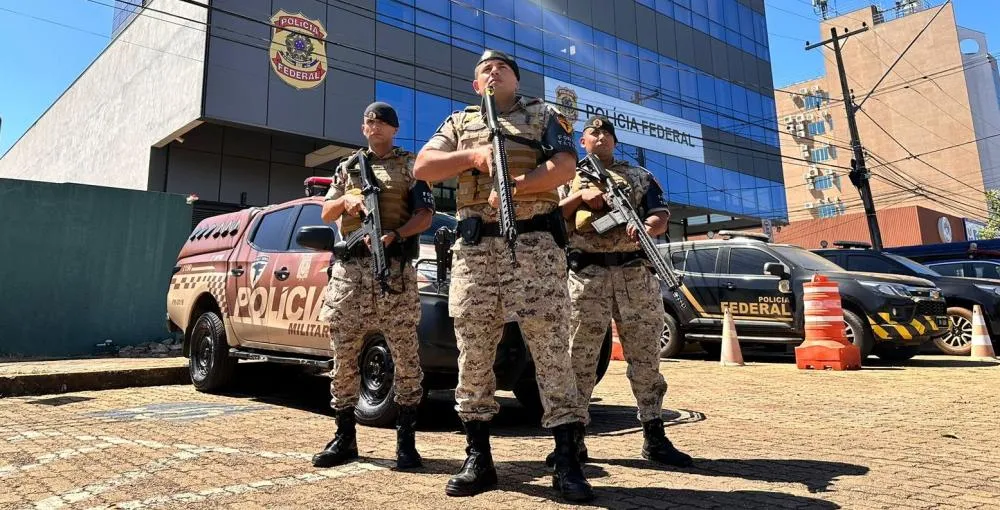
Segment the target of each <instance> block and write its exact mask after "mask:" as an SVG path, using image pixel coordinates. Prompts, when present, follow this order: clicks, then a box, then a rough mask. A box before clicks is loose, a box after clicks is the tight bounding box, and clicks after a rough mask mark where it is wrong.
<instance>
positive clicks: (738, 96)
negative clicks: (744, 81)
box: [731, 84, 750, 121]
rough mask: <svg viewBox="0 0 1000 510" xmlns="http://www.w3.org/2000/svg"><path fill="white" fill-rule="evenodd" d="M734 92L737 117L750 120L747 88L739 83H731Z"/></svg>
mask: <svg viewBox="0 0 1000 510" xmlns="http://www.w3.org/2000/svg"><path fill="white" fill-rule="evenodd" d="M731 88H732V92H733V111H734V112H736V118H738V119H740V120H743V121H746V120H750V116H749V115H748V114H747V110H748V108H747V90H746V89H745V88H743V87H741V86H739V85H736V84H731Z"/></svg>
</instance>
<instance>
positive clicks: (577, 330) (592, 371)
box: [561, 161, 667, 422]
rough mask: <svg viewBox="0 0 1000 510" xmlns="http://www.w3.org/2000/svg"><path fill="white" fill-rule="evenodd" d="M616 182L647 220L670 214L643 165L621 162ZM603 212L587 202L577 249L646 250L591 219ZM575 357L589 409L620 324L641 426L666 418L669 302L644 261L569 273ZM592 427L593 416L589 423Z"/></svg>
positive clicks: (578, 184) (574, 243)
mask: <svg viewBox="0 0 1000 510" xmlns="http://www.w3.org/2000/svg"><path fill="white" fill-rule="evenodd" d="M607 170H608V172H609V173H611V175H612V177H613V178H614V179H615V180H616V181H619V182H622V181H624V182H625V183H626V184H627V185H628V186H629V191H630V193H629V194H630V199H631V201H632V203H633V204H634V205H638V206H639V207H638V208H637V212H638V213H639V216H640V217H642V218H646V217H648V216H650V215H651V214H653V213H655V212H658V211H666V210H667V208H666V205H665V204H664V203H663V192H662V190H661V188H660V186H659V184H657V183H656V181H655V180H654V179H653V177H652V176H651V175H650V174H649V172H648V171H646V170H645V169H644V168H641V167H633V166H629V164H628V163H627V162H624V161H617V162H615V163H614V164H612V165H611V166H610V167H609V168H608V169H607ZM591 186H592V184H591V183H590V182H587V181H586V180H585V179H581V178H580V176H579V175H577V177H576V178H575V179H574V180H573V181H572V182H571V183H570V184H569V185H567V186H564V187H563V188H562V189H561V193H562V195H563V196H564V197H565V196H568V195H569V194H570V193H573V192H575V191H577V190H579V189H587V188H589V187H591ZM594 213H598V214H597V216H599V215H600V214H599V211H590V210H589V208H588V207H587V205H586V204H583V205H582V206H581V207H580V208H579V209H578V210H577V213H576V215H575V217H574V219H573V220H571V221H570V222H569V230H570V236H569V248H570V250H571V251H573V250H580V251H582V252H586V253H621V252H635V251H637V250H639V249H640V248H639V246H638V244H637V243H636V242H635V241H632V240H631V239H629V237H628V234H627V233H626V228H625V226H624V225H622V226H619V227H616V228H615V229H613V230H611V231H609V232H606V233H605V234H604V235H598V234H597V232H595V231H594V229H593V227H592V226H591V221H592V220H593V219H594V216H595V214H594ZM569 290H570V298H571V300H572V304H573V311H572V315H571V318H570V330H571V333H572V340H571V353H572V357H573V368H574V370H575V371H576V385H577V390H578V391H579V395H580V401H581V403H582V404H583V405H584V406H587V405H588V404H589V402H590V397H591V395H592V394H593V391H594V385H595V384H596V380H597V376H596V370H597V362H598V355H599V353H600V350H601V344H602V343H603V341H604V337H605V334H606V333H607V331H608V328H609V327H610V322H611V319H612V318H614V320H615V323H616V324H617V325H618V333H619V338H620V341H621V345H622V350H623V352H624V354H625V360H626V361H627V362H628V370H627V372H626V374H627V376H628V380H629V382H630V383H631V385H632V394H633V395H635V398H636V404H637V406H638V408H639V421H641V422H647V421H649V420H652V419H656V418H660V415H661V407H662V405H663V397H664V395H665V394H666V392H667V383H666V381H665V380H664V378H663V376H662V375H661V374H660V371H659V366H660V334H661V333H662V332H663V303H662V300H661V298H660V285H659V281H658V280H657V279H656V277H655V276H654V275H653V273H652V272H651V271H650V269H649V264H648V263H646V262H644V261H641V260H637V261H635V262H632V263H629V264H626V265H623V266H608V267H605V266H601V265H597V264H591V265H588V266H586V267H583V268H581V269H579V270H577V271H574V270H570V273H569ZM588 421H589V418H588Z"/></svg>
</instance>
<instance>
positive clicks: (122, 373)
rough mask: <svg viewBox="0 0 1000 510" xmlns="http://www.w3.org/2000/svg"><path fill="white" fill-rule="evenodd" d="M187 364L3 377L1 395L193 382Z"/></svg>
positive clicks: (10, 395)
mask: <svg viewBox="0 0 1000 510" xmlns="http://www.w3.org/2000/svg"><path fill="white" fill-rule="evenodd" d="M190 382H191V379H190V376H189V375H188V368H187V367H186V366H180V367H151V368H134V369H124V370H106V371H94V372H70V373H53V374H18V375H13V376H0V397H20V396H28V395H47V394H51V393H68V392H74V391H94V390H115V389H122V388H137V387H142V386H162V385H168V384H190Z"/></svg>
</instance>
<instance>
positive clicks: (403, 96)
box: [375, 81, 416, 140]
mask: <svg viewBox="0 0 1000 510" xmlns="http://www.w3.org/2000/svg"><path fill="white" fill-rule="evenodd" d="M375 99H377V100H378V101H385V102H386V103H389V104H390V105H392V107H393V109H395V110H396V116H397V117H399V131H398V132H397V133H396V138H397V139H403V140H412V139H413V138H414V136H413V134H414V131H415V126H414V120H415V119H416V116H415V114H414V93H413V89H411V88H409V87H401V86H399V85H396V84H393V83H388V82H384V81H376V82H375Z"/></svg>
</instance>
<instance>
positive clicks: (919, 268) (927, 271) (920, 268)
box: [884, 253, 941, 276]
mask: <svg viewBox="0 0 1000 510" xmlns="http://www.w3.org/2000/svg"><path fill="white" fill-rule="evenodd" d="M884 255H885V256H886V257H889V258H890V259H892V260H895V261H896V262H899V263H900V264H903V265H904V266H906V268H907V269H909V270H910V271H915V272H916V273H917V274H921V275H924V276H941V273H939V272H937V271H935V270H933V269H931V268H929V267H927V266H925V265H923V264H919V263H917V262H914V261H912V260H910V259H908V258H906V257H901V256H899V255H894V254H892V253H885V254H884Z"/></svg>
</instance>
